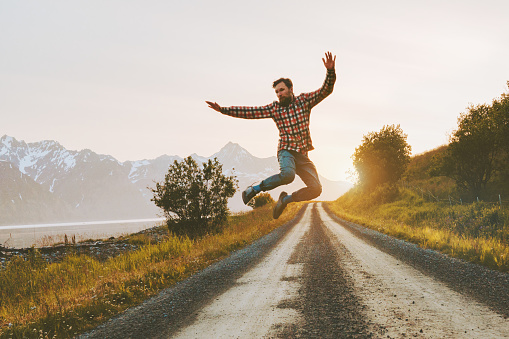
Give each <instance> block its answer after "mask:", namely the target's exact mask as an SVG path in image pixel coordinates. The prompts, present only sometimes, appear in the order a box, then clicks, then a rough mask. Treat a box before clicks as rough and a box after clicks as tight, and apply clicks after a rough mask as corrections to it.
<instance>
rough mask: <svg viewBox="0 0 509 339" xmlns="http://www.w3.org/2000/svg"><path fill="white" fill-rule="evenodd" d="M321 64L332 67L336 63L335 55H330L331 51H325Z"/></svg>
mask: <svg viewBox="0 0 509 339" xmlns="http://www.w3.org/2000/svg"><path fill="white" fill-rule="evenodd" d="M322 61H323V64H324V66H325V68H327V69H334V66H335V64H336V56H335V55H334V57H332V53H331V52H327V53H325V58H322Z"/></svg>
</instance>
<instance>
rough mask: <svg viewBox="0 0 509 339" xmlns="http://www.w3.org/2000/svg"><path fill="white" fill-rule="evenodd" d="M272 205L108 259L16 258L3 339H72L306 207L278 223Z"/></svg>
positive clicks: (290, 213)
mask: <svg viewBox="0 0 509 339" xmlns="http://www.w3.org/2000/svg"><path fill="white" fill-rule="evenodd" d="M272 207H273V205H266V206H264V207H261V208H257V209H255V210H253V211H251V212H249V213H244V214H239V215H234V216H230V217H229V220H228V223H227V224H226V226H225V227H224V228H223V229H222V231H221V232H218V233H215V234H208V235H205V236H203V237H201V238H196V239H193V240H191V239H189V238H188V237H182V236H176V235H172V234H170V235H169V236H168V237H167V238H166V239H165V240H164V241H161V242H159V243H153V244H150V243H149V244H147V245H145V246H143V247H142V248H140V249H139V250H137V251H134V252H129V253H126V254H122V255H119V256H117V257H114V258H110V259H108V260H106V261H105V262H99V261H98V260H95V259H93V258H91V257H89V256H85V255H79V256H78V255H70V256H67V257H66V258H64V259H63V260H62V261H61V262H59V263H54V264H48V263H47V262H45V261H44V260H42V259H41V256H40V254H38V252H37V250H36V249H34V250H33V252H32V255H31V256H30V257H29V259H28V260H23V259H22V258H20V257H18V258H15V259H13V260H12V261H11V262H9V263H8V265H7V266H6V268H5V269H3V270H1V271H0V338H40V337H43V338H53V337H57V338H68V337H72V336H74V335H76V334H77V333H81V332H83V331H85V330H87V329H90V328H93V327H95V326H97V325H98V324H100V323H102V322H104V321H106V320H107V319H109V318H110V317H112V316H113V315H115V314H118V313H120V312H122V311H123V310H125V309H126V308H128V307H132V306H134V305H136V304H139V303H140V302H142V301H143V300H145V299H147V298H148V297H150V296H153V295H155V294H157V293H158V292H159V291H160V290H162V289H164V288H167V287H169V286H172V285H173V284H175V283H176V282H178V281H180V280H183V279H184V278H186V277H188V276H189V275H191V274H193V273H195V272H197V271H198V270H200V269H203V268H204V267H206V266H208V265H209V264H211V263H212V262H214V261H216V260H218V259H221V258H223V257H225V256H227V255H228V254H229V253H230V252H231V251H234V250H236V249H239V248H242V247H244V246H246V245H247V244H249V243H251V242H252V241H254V240H255V239H258V238H260V237H261V236H263V235H265V234H267V233H269V232H271V231H272V230H274V229H275V228H277V227H279V226H281V225H282V224H284V223H286V222H288V221H289V220H291V219H292V218H293V217H294V216H295V215H296V213H297V212H298V210H299V209H300V208H301V207H302V204H300V203H296V204H291V205H289V206H288V207H287V209H286V210H285V213H284V214H283V215H282V216H281V217H280V218H279V219H277V220H273V219H272V213H271V208H272ZM133 241H139V242H146V240H143V239H142V238H141V237H139V238H137V239H134V240H133Z"/></svg>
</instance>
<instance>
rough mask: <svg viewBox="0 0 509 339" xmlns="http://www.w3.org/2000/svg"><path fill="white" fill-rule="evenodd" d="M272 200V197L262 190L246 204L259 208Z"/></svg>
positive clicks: (272, 201)
mask: <svg viewBox="0 0 509 339" xmlns="http://www.w3.org/2000/svg"><path fill="white" fill-rule="evenodd" d="M274 202H275V201H274V199H272V196H271V195H270V194H269V193H267V192H263V193H260V194H258V195H257V196H255V197H254V198H253V199H251V200H250V201H249V202H248V203H247V205H248V206H249V207H251V208H259V207H262V206H265V205H267V204H272V203H274Z"/></svg>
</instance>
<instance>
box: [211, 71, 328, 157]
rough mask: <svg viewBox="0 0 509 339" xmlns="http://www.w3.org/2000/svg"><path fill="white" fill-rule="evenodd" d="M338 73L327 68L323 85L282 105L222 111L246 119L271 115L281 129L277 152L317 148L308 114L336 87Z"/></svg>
mask: <svg viewBox="0 0 509 339" xmlns="http://www.w3.org/2000/svg"><path fill="white" fill-rule="evenodd" d="M335 82H336V72H335V71H334V69H331V70H327V77H326V78H325V81H324V83H323V85H322V87H321V88H320V89H319V90H317V91H314V92H311V93H302V94H300V95H298V96H296V97H294V100H293V101H292V103H291V104H290V105H289V106H287V107H284V106H281V105H280V104H279V101H274V102H273V103H271V104H269V105H266V106H255V107H242V106H232V107H222V108H221V112H222V113H223V114H226V115H229V116H232V117H236V118H243V119H264V118H272V120H274V122H275V123H276V126H277V128H278V130H279V144H278V151H280V150H283V149H284V150H290V151H296V152H300V153H303V154H307V152H308V151H311V150H312V149H314V147H313V144H312V142H311V136H310V133H309V115H310V113H311V108H313V107H314V106H316V105H317V104H318V103H319V102H321V101H322V100H323V99H325V98H326V97H327V96H328V95H329V94H331V93H332V90H333V89H334V83H335Z"/></svg>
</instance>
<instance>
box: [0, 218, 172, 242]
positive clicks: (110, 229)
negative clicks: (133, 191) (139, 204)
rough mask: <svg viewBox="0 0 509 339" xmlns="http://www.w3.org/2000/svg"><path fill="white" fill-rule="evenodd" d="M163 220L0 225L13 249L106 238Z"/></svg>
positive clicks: (2, 239) (0, 235)
mask: <svg viewBox="0 0 509 339" xmlns="http://www.w3.org/2000/svg"><path fill="white" fill-rule="evenodd" d="M163 222H164V219H163V218H152V219H132V220H108V221H89V222H88V221H87V222H72V223H58V224H36V225H16V226H0V245H1V246H4V247H9V248H25V247H31V246H36V247H41V246H49V245H52V244H55V243H59V242H64V239H65V236H66V235H67V238H68V239H69V241H70V240H71V238H72V237H73V236H75V237H76V241H77V242H78V241H81V240H86V239H104V238H109V237H118V236H120V235H124V234H130V233H136V232H139V231H141V230H144V229H147V228H151V227H154V226H158V225H161V224H162V223H163Z"/></svg>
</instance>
